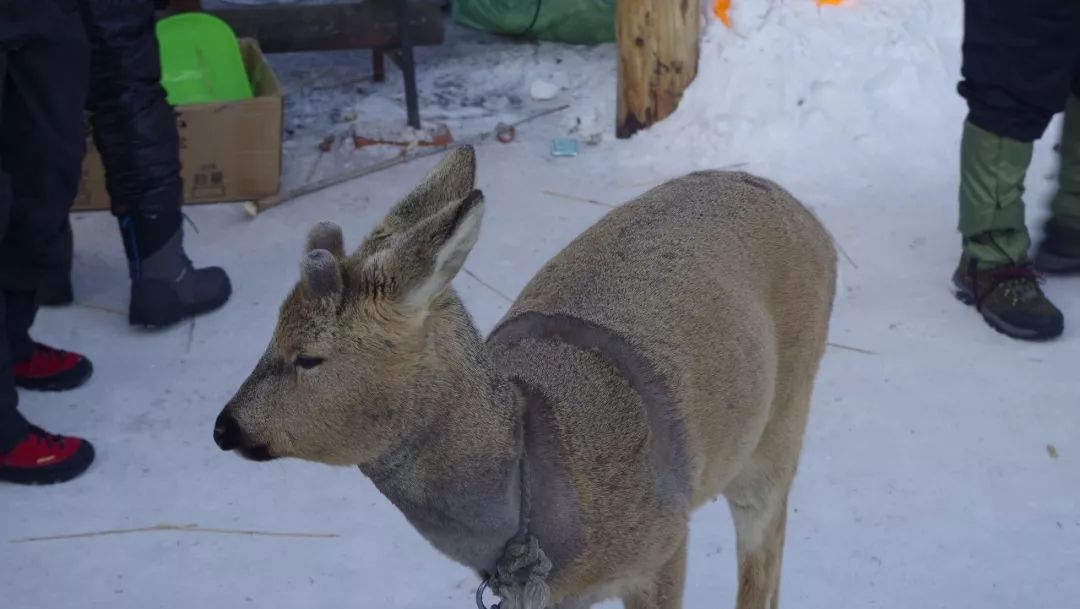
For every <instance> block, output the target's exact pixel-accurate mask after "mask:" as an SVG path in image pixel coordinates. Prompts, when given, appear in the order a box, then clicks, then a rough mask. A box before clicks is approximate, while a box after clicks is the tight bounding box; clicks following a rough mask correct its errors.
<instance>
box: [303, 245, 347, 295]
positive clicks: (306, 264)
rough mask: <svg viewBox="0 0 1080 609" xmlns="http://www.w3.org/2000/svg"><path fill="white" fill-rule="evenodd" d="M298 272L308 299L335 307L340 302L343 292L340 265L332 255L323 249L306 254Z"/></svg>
mask: <svg viewBox="0 0 1080 609" xmlns="http://www.w3.org/2000/svg"><path fill="white" fill-rule="evenodd" d="M300 271H301V281H302V284H303V286H304V291H305V293H306V294H307V296H308V297H309V298H311V299H312V300H315V301H318V302H320V303H326V304H333V305H335V306H336V305H337V303H339V302H340V301H341V296H342V293H343V292H344V283H343V282H342V277H341V265H340V264H338V261H337V258H335V257H334V255H333V254H331V253H330V252H328V251H327V250H324V249H316V250H312V251H310V252H308V253H307V254H306V255H305V256H304V261H303V263H301V265H300Z"/></svg>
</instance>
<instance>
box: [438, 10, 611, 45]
mask: <svg viewBox="0 0 1080 609" xmlns="http://www.w3.org/2000/svg"><path fill="white" fill-rule="evenodd" d="M453 15H454V20H455V21H457V22H458V23H460V24H462V25H466V26H468V27H471V28H475V29H478V30H484V31H488V32H493V33H496V34H502V35H506V36H521V37H524V38H533V39H537V40H551V41H554V42H566V43H569V44H597V43H601V42H614V41H615V0H454V2H453Z"/></svg>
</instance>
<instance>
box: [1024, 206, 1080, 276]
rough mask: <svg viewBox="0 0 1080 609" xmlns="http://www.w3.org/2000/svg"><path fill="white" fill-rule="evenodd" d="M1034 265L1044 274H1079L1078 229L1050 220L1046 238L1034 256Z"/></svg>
mask: <svg viewBox="0 0 1080 609" xmlns="http://www.w3.org/2000/svg"><path fill="white" fill-rule="evenodd" d="M1035 265H1036V266H1037V267H1039V270H1041V271H1042V272H1044V273H1053V274H1057V275H1068V274H1076V273H1080V227H1076V226H1072V225H1070V224H1066V223H1064V222H1060V221H1058V220H1054V219H1051V220H1050V221H1049V222H1047V223H1046V237H1045V238H1044V239H1043V241H1042V243H1040V244H1039V248H1038V251H1037V252H1036V254H1035Z"/></svg>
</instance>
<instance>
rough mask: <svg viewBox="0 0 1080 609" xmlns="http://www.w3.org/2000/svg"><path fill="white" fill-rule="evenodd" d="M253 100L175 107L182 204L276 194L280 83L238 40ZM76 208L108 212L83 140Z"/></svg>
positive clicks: (98, 172) (252, 47) (92, 153)
mask: <svg viewBox="0 0 1080 609" xmlns="http://www.w3.org/2000/svg"><path fill="white" fill-rule="evenodd" d="M240 51H241V53H242V54H243V57H244V66H245V67H246V68H247V73H248V78H249V79H250V80H251V89H252V91H253V92H254V93H255V96H254V97H253V98H252V99H246V100H243V101H238V102H226V103H218V104H192V105H187V106H177V108H176V110H177V112H178V116H177V119H176V124H177V126H178V127H179V130H180V163H181V166H182V168H181V171H180V173H181V176H182V177H183V181H184V202H185V203H213V202H218V201H245V200H249V199H256V198H259V197H265V196H268V195H272V194H275V193H277V191H278V183H279V180H280V178H281V119H282V99H281V84H280V83H279V82H278V79H277V76H275V75H274V73H273V71H272V70H271V69H270V65H269V64H267V63H266V57H265V56H264V55H263V53H262V51H261V50H260V49H259V45H258V43H257V42H256V41H254V40H250V39H241V40H240ZM87 140H88V144H87V154H86V159H85V160H84V161H83V176H82V182H81V183H80V184H79V194H78V195H77V196H76V198H75V205H74V209H75V210H93V209H108V208H109V195H108V193H107V192H106V190H105V169H104V168H103V167H102V165H101V156H100V155H99V154H98V151H97V150H96V149H95V148H94V146H93V141H92V139H91V138H89V137H88V138H87Z"/></svg>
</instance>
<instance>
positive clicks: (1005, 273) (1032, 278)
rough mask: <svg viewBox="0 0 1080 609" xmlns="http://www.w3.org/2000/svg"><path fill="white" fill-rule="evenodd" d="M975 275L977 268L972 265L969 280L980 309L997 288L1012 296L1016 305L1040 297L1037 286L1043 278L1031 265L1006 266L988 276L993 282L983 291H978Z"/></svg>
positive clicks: (977, 279)
mask: <svg viewBox="0 0 1080 609" xmlns="http://www.w3.org/2000/svg"><path fill="white" fill-rule="evenodd" d="M977 273H978V269H977V267H976V266H975V265H974V264H972V265H971V274H972V278H971V279H972V285H973V286H974V287H975V302H976V304H977V305H978V306H979V307H980V308H981V307H982V303H983V301H985V300H986V298H987V297H988V296H990V294H992V293H993V292H994V290H996V289H998V288H1002V289H1004V290H1005V293H1006V294H1008V295H1010V296H1012V297H1013V299H1014V302H1016V303H1017V304H1019V303H1023V302H1028V301H1030V300H1032V299H1034V298H1039V297H1041V296H1042V290H1041V289H1040V288H1039V284H1040V283H1042V280H1043V276H1042V274H1041V273H1039V272H1038V271H1036V270H1035V267H1034V266H1033V265H1031V264H1021V265H1014V266H1007V267H1004V268H1001V269H997V270H995V271H994V272H992V273H991V274H990V277H991V279H992V280H993V282H992V283H991V284H990V287H989V288H988V289H987V290H985V291H982V290H980V289H979V278H978V274H977Z"/></svg>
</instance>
